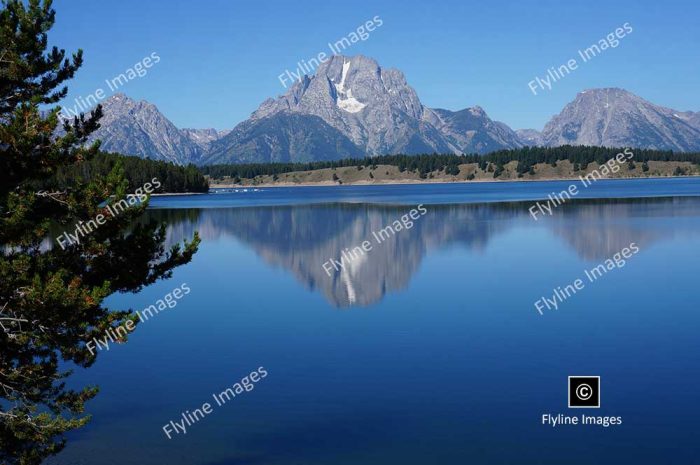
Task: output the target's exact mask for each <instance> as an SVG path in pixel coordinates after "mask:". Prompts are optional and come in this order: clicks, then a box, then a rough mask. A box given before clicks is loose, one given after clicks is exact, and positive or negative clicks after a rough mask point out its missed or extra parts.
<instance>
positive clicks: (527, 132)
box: [515, 129, 544, 147]
mask: <svg viewBox="0 0 700 465" xmlns="http://www.w3.org/2000/svg"><path fill="white" fill-rule="evenodd" d="M515 133H516V134H517V135H518V138H519V139H520V142H522V144H523V145H526V146H531V147H532V146H542V145H544V144H543V143H542V133H541V132H540V131H538V130H537V129H518V130H517V131H515Z"/></svg>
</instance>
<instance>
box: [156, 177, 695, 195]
mask: <svg viewBox="0 0 700 465" xmlns="http://www.w3.org/2000/svg"><path fill="white" fill-rule="evenodd" d="M683 178H700V175H684V176H628V177H615V178H602V179H599V180H598V181H629V180H634V179H683ZM555 181H576V182H580V181H581V179H580V178H542V179H474V180H471V181H463V180H454V181H446V180H442V179H439V180H415V179H405V180H391V181H373V182H367V181H356V182H346V183H342V184H340V183H337V182H333V181H317V182H298V183H294V182H274V183H260V184H255V185H248V184H245V185H243V184H223V183H222V184H210V185H209V189H258V188H263V187H264V188H266V189H267V188H275V187H334V186H335V187H343V186H400V185H415V184H475V183H478V184H481V183H516V182H517V183H521V182H555ZM192 194H203V192H193V193H192ZM152 195H191V194H187V193H173V194H152Z"/></svg>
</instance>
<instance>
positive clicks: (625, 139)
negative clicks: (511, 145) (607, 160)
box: [542, 88, 700, 152]
mask: <svg viewBox="0 0 700 465" xmlns="http://www.w3.org/2000/svg"><path fill="white" fill-rule="evenodd" d="M681 113H682V112H678V111H676V110H671V109H669V108H665V107H661V106H658V105H654V104H653V103H650V102H648V101H646V100H644V99H642V98H640V97H638V96H636V95H634V94H632V93H630V92H627V91H626V90H623V89H615V88H611V89H592V90H586V91H583V92H580V93H579V94H578V95H577V96H576V99H574V101H573V102H571V103H569V104H568V105H566V107H564V109H563V110H562V112H561V113H559V114H558V115H557V116H555V117H554V118H552V120H551V121H550V122H549V123H547V125H546V126H545V127H544V130H543V131H542V142H543V144H544V145H548V146H557V145H565V144H571V145H594V146H606V147H637V148H649V149H662V150H673V151H679V152H691V151H698V150H700V128H699V127H698V123H697V121H698V117H697V114H694V113H692V112H687V113H686V114H685V115H681Z"/></svg>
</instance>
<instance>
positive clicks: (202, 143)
mask: <svg viewBox="0 0 700 465" xmlns="http://www.w3.org/2000/svg"><path fill="white" fill-rule="evenodd" d="M180 132H181V133H182V134H183V135H184V136H185V137H187V138H188V139H189V140H190V141H192V142H194V143H195V144H197V146H198V147H200V148H201V149H202V150H203V151H206V150H208V149H209V144H211V143H212V142H214V141H215V140H219V139H221V138H222V137H224V136H225V135H226V134H228V133H229V132H231V131H218V130H216V129H212V128H209V129H191V128H184V129H180Z"/></svg>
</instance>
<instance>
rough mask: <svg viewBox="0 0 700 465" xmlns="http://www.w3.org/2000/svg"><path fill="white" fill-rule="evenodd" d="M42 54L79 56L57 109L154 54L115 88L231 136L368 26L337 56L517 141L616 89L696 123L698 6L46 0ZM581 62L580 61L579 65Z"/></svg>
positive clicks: (627, 1)
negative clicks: (553, 75)
mask: <svg viewBox="0 0 700 465" xmlns="http://www.w3.org/2000/svg"><path fill="white" fill-rule="evenodd" d="M54 7H55V9H56V12H57V21H56V22H57V24H56V27H55V28H54V30H53V31H52V33H51V35H50V40H51V42H52V43H53V44H55V45H59V46H60V47H62V48H65V49H66V50H67V51H71V50H75V49H77V48H82V49H83V50H84V53H85V65H84V67H83V68H82V69H81V70H80V72H79V73H78V75H77V76H76V78H75V79H74V80H73V81H72V83H71V85H70V87H71V92H70V94H69V97H68V99H67V103H68V104H71V103H72V102H73V99H74V98H75V97H77V96H83V97H84V96H86V95H87V94H90V93H93V92H94V91H95V90H96V89H97V88H100V87H102V88H105V90H108V88H107V87H106V84H105V82H104V80H105V79H107V78H112V77H114V76H116V75H117V74H119V73H121V72H124V71H125V70H126V69H127V68H129V67H132V66H133V65H134V63H136V62H138V61H140V60H141V59H142V58H144V57H146V56H148V55H149V54H151V53H152V52H156V53H157V54H158V56H159V57H160V58H161V61H160V63H158V64H156V65H155V66H153V67H152V68H150V69H149V70H148V74H147V75H146V76H145V77H142V78H140V79H135V80H133V81H130V82H129V83H128V84H126V85H125V86H124V87H123V88H122V89H121V90H122V91H123V92H124V93H125V94H127V95H129V96H130V97H132V98H137V99H145V100H148V101H150V102H152V103H154V104H156V105H157V106H158V107H159V109H160V110H161V111H162V112H163V113H164V114H165V115H166V116H167V117H168V118H169V119H170V120H172V121H173V122H174V123H175V125H177V126H178V127H196V128H204V127H215V128H217V129H228V128H232V127H233V126H234V125H236V124H237V123H239V122H241V121H242V120H244V119H246V118H247V117H248V116H249V115H250V113H251V112H252V111H254V110H255V109H256V108H257V106H258V105H259V104H260V103H261V102H262V101H263V100H265V99H266V98H268V97H274V96H277V95H279V94H282V93H284V91H285V89H284V88H283V87H282V86H281V84H280V82H279V81H278V78H277V76H278V75H279V74H280V73H282V72H284V70H285V69H287V68H289V69H291V70H294V69H295V67H296V63H297V61H299V60H301V59H308V58H309V57H311V56H314V55H316V54H317V53H318V52H320V51H327V45H326V44H327V42H329V41H337V40H339V39H340V38H342V37H343V36H346V35H347V34H348V33H349V32H350V31H353V30H355V29H356V28H357V27H358V26H359V25H361V24H363V23H364V22H365V21H367V20H369V19H371V18H372V17H374V16H375V15H378V16H379V17H380V18H381V19H382V21H383V25H382V26H381V27H379V28H378V29H376V30H375V31H373V32H372V33H371V35H370V37H369V38H368V39H367V40H366V41H364V42H358V43H356V44H354V45H353V46H352V47H351V48H350V49H348V50H347V51H346V52H345V54H347V55H355V54H362V55H367V56H370V57H373V58H375V59H376V60H377V61H378V62H379V64H380V65H382V66H383V67H395V68H398V69H400V70H402V71H403V72H404V73H405V75H406V79H407V81H408V83H409V84H410V85H411V86H412V87H413V88H414V89H415V90H416V91H417V92H418V95H419V97H420V99H421V101H422V102H423V103H424V104H425V105H427V106H429V107H439V108H447V109H451V110H458V109H462V108H466V107H468V106H473V105H480V106H482V107H483V108H484V109H485V110H486V112H487V113H488V114H489V116H491V117H492V118H494V119H498V120H500V121H503V122H505V123H507V124H508V125H509V126H511V127H512V128H514V129H519V128H526V127H527V128H529V127H533V128H536V129H541V128H542V126H543V125H544V124H545V123H546V122H547V121H548V120H549V118H550V117H551V116H552V115H554V114H556V113H558V112H559V111H560V110H561V108H562V107H563V106H564V105H565V104H566V103H567V102H569V101H571V100H572V99H573V98H574V97H575V95H576V93H577V92H578V91H580V90H583V89H586V88H593V87H622V88H625V89H627V90H630V91H631V92H634V93H636V94H638V95H640V96H641V97H643V98H646V99H647V100H650V101H652V102H654V103H657V104H660V105H665V106H668V107H671V108H674V109H678V110H693V111H700V27H699V24H698V21H699V20H700V2H698V1H697V0H692V1H691V0H683V1H681V0H667V1H663V2H658V1H648V0H647V1H644V0H638V1H632V0H623V1H615V2H610V1H597V0H585V1H579V0H574V1H568V2H567V1H549V0H539V1H529V0H521V1H512V2H504V1H498V0H490V1H483V0H480V1H478V2H475V1H471V0H466V1H464V0H461V1H459V0H454V1H427V0H421V1H417V0H403V1H398V0H397V1H394V0H386V1H381V0H380V1H367V2H364V1H362V2H360V1H354V2H329V1H327V0H323V1H316V0H312V1H306V0H305V1H303V2H294V1H266V0H258V1H254V2H249V1H245V2H244V1H231V0H200V1H182V0H138V1H136V0H119V1H112V2H104V1H95V0H56V1H55V2H54ZM625 22H628V23H629V24H630V25H631V26H632V28H633V29H634V31H633V32H632V33H631V34H629V35H628V36H627V37H625V38H624V39H622V40H621V41H620V45H619V46H618V47H617V48H614V49H608V50H606V51H604V52H603V53H602V54H601V55H599V56H598V57H596V58H594V59H593V60H591V61H589V62H587V63H582V64H581V65H580V66H579V68H578V69H577V70H575V71H573V72H572V73H571V74H570V75H568V76H566V77H565V78H564V79H562V80H561V81H559V82H556V83H555V84H554V85H553V88H552V90H549V91H542V92H539V93H538V95H536V96H535V95H533V94H532V92H531V91H530V90H529V89H528V86H527V85H528V82H529V81H530V80H532V79H534V77H535V76H540V77H544V76H545V74H546V72H547V68H548V67H550V66H559V65H561V64H563V63H565V62H566V61H567V60H568V59H570V58H572V57H576V56H577V51H578V50H579V49H583V48H586V47H588V46H589V45H590V44H592V43H595V42H597V41H598V40H599V39H601V38H603V37H605V36H606V35H607V34H608V33H610V32H612V31H614V30H615V28H617V27H619V26H621V25H622V24H623V23H625ZM579 61H580V60H579Z"/></svg>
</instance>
